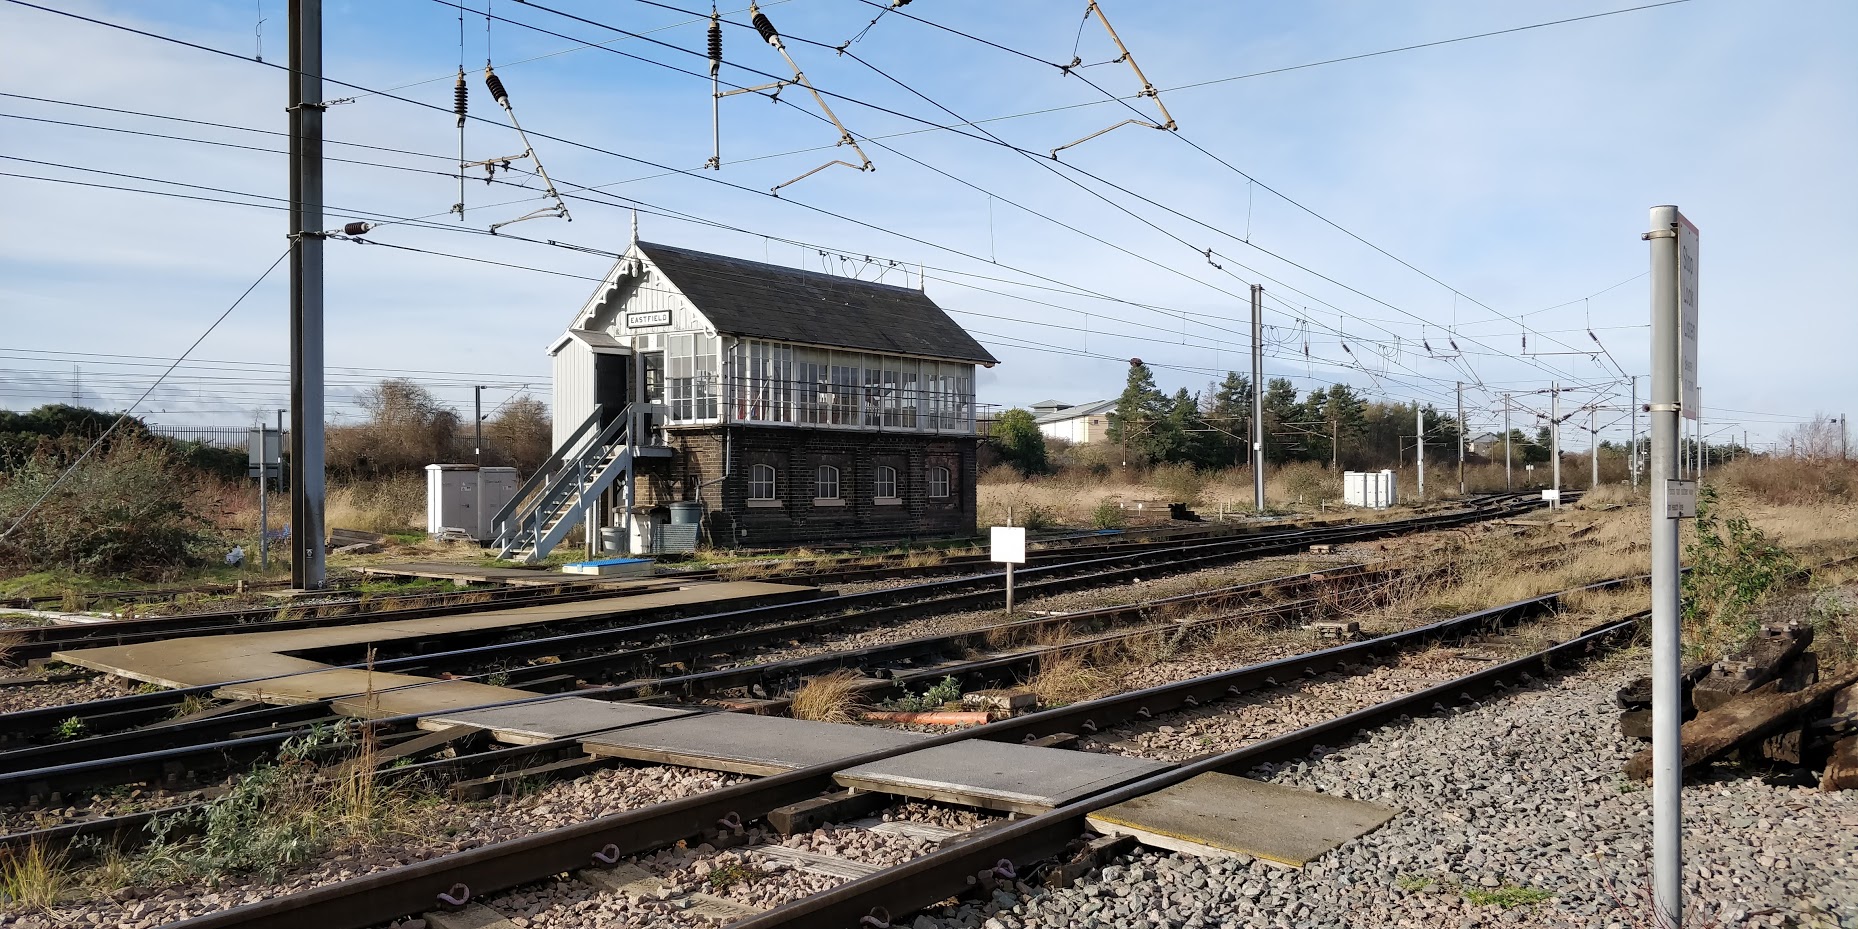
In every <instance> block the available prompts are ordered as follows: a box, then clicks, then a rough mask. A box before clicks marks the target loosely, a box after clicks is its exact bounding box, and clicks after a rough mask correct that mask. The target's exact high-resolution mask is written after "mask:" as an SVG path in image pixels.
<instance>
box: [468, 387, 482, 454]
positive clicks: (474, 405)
mask: <svg viewBox="0 0 1858 929" xmlns="http://www.w3.org/2000/svg"><path fill="white" fill-rule="evenodd" d="M471 414H472V415H471V422H472V424H473V425H474V426H476V428H477V437H476V438H475V439H474V440H473V442H474V443H475V444H474V445H472V446H471V463H472V464H475V465H477V466H478V467H479V468H482V467H483V466H484V386H483V385H482V384H479V385H477V386H476V387H473V388H471Z"/></svg>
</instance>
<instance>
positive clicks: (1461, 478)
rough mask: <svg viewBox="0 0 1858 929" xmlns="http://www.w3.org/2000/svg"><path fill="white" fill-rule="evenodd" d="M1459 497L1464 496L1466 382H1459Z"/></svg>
mask: <svg viewBox="0 0 1858 929" xmlns="http://www.w3.org/2000/svg"><path fill="white" fill-rule="evenodd" d="M1458 496H1460V497H1462V496H1464V382H1463V381H1459V382H1458Z"/></svg>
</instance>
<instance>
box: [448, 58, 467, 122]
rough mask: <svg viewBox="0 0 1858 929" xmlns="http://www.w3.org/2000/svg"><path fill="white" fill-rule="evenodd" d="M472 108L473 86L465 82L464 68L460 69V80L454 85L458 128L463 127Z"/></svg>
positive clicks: (454, 111)
mask: <svg viewBox="0 0 1858 929" xmlns="http://www.w3.org/2000/svg"><path fill="white" fill-rule="evenodd" d="M470 109H471V87H470V85H468V84H466V83H465V73H464V69H463V68H459V69H458V82H457V83H456V84H453V85H452V112H453V113H455V114H457V116H458V128H460V129H463V128H464V124H465V114H466V113H467V112H469V111H470Z"/></svg>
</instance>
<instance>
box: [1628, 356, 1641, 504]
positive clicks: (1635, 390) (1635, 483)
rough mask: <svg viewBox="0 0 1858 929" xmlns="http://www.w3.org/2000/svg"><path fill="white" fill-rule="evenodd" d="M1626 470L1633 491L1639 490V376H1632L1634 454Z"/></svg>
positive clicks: (1631, 455)
mask: <svg viewBox="0 0 1858 929" xmlns="http://www.w3.org/2000/svg"><path fill="white" fill-rule="evenodd" d="M1626 468H1627V470H1629V471H1631V472H1632V489H1633V490H1638V489H1639V376H1638V375H1636V374H1634V375H1633V376H1632V454H1630V455H1628V456H1626Z"/></svg>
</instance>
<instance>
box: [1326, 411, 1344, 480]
mask: <svg viewBox="0 0 1858 929" xmlns="http://www.w3.org/2000/svg"><path fill="white" fill-rule="evenodd" d="M1341 460H1342V420H1341V419H1340V418H1337V419H1332V420H1330V421H1329V470H1331V471H1334V470H1335V469H1336V468H1338V467H1341V464H1340V462H1341Z"/></svg>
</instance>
